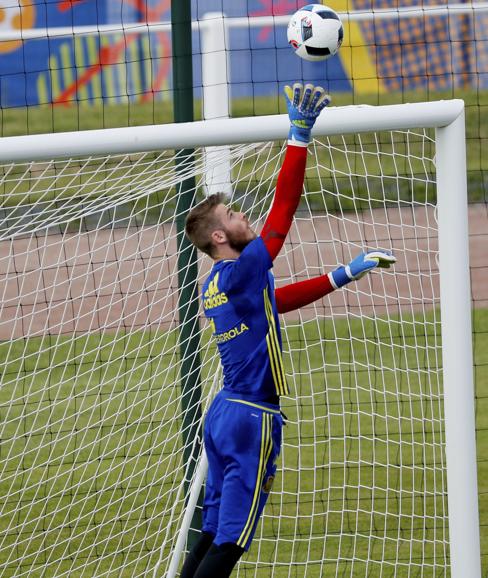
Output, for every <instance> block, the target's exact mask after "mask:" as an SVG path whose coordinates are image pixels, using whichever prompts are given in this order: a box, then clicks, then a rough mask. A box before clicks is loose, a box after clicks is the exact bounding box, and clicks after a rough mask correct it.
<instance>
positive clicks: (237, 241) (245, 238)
mask: <svg viewBox="0 0 488 578" xmlns="http://www.w3.org/2000/svg"><path fill="white" fill-rule="evenodd" d="M224 231H225V234H226V235H227V240H228V242H229V247H231V248H232V249H234V251H237V252H238V253H242V251H244V249H245V248H246V247H247V246H248V245H249V243H250V242H251V241H254V239H255V238H256V237H257V235H256V233H255V232H254V231H252V230H251V229H248V230H247V231H246V232H245V233H234V232H233V231H229V230H226V229H224Z"/></svg>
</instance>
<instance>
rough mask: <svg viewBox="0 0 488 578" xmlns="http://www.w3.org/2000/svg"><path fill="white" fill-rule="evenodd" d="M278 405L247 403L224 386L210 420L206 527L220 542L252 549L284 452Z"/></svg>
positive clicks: (206, 437) (206, 432)
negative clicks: (278, 462) (279, 461)
mask: <svg viewBox="0 0 488 578" xmlns="http://www.w3.org/2000/svg"><path fill="white" fill-rule="evenodd" d="M282 427H283V420H282V417H281V414H280V410H279V407H278V406H277V405H273V404H269V403H264V402H259V401H258V402H251V401H246V400H245V399H243V398H242V396H239V395H234V394H232V393H231V392H228V391H224V390H222V391H221V392H220V393H219V394H218V395H217V396H216V398H215V399H214V401H213V402H212V405H211V406H210V409H209V411H208V414H207V416H206V418H205V428H204V442H205V450H206V453H207V458H208V476H207V482H206V485H205V499H204V502H203V525H202V530H203V531H205V532H210V533H211V534H214V535H215V539H214V543H215V544H216V545H220V544H224V543H225V542H231V543H233V544H237V545H238V546H240V547H241V548H244V549H245V550H248V549H249V546H250V545H251V542H252V539H253V537H254V533H255V531H256V527H257V524H258V521H259V518H260V516H261V513H262V511H263V508H264V505H265V504H266V501H267V499H268V495H269V492H270V490H271V485H272V483H273V480H274V477H275V474H276V464H275V462H276V459H277V457H278V455H279V453H280V447H281V430H282Z"/></svg>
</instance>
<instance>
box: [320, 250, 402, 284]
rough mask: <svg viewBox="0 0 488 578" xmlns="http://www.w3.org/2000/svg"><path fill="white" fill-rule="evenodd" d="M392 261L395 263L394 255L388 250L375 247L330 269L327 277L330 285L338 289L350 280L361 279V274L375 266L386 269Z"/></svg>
mask: <svg viewBox="0 0 488 578" xmlns="http://www.w3.org/2000/svg"><path fill="white" fill-rule="evenodd" d="M393 263H396V257H395V256H394V255H392V253H391V252H390V251H382V250H380V249H376V250H374V251H367V252H366V253H361V254H360V255H358V256H357V257H356V258H355V259H353V260H352V261H351V262H350V263H349V265H346V266H345V267H338V268H337V269H335V270H334V271H331V272H330V273H329V274H328V277H329V280H330V282H331V283H332V286H333V287H334V288H335V289H339V287H343V286H344V285H346V284H347V283H350V282H351V281H356V280H357V279H361V277H362V276H363V275H366V273H368V272H369V271H372V270H373V269H376V267H381V268H383V269H388V268H389V267H390V266H391V265H393Z"/></svg>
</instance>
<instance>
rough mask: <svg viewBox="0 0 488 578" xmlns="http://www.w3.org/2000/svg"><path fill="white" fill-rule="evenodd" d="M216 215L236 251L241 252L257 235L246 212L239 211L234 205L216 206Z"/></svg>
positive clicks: (230, 244)
mask: <svg viewBox="0 0 488 578" xmlns="http://www.w3.org/2000/svg"><path fill="white" fill-rule="evenodd" d="M215 215H216V217H217V218H218V219H219V221H220V224H221V229H222V230H223V231H224V233H225V234H226V236H227V241H228V243H229V246H230V247H231V248H232V249H234V250H235V251H238V252H239V253H241V252H242V251H243V249H244V248H245V247H246V246H247V245H248V244H249V243H250V242H251V241H252V240H253V239H255V238H256V237H257V235H256V233H255V232H254V231H253V230H252V229H251V227H250V226H249V221H248V219H247V217H246V215H245V214H244V213H238V212H236V211H234V210H233V209H232V207H227V206H226V205H223V204H220V205H217V207H215Z"/></svg>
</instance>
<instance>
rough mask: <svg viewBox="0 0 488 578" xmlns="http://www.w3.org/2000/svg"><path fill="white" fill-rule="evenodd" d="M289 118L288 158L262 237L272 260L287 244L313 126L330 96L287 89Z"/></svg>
mask: <svg viewBox="0 0 488 578" xmlns="http://www.w3.org/2000/svg"><path fill="white" fill-rule="evenodd" d="M285 98H286V104H287V107H288V116H289V117H290V132H289V133H288V147H287V150H286V154H285V159H284V161H283V165H282V167H281V170H280V174H279V175H278V181H277V184H276V192H275V197H274V201H273V205H272V207H271V211H270V212H269V215H268V217H267V219H266V222H265V223H264V226H263V230H262V231H261V237H262V239H263V241H264V244H265V245H266V248H267V250H268V253H269V255H270V257H271V260H272V261H274V260H275V258H276V256H277V255H278V253H279V252H280V250H281V248H282V247H283V243H284V242H285V238H286V236H287V234H288V231H289V230H290V227H291V223H292V221H293V216H294V214H295V211H296V210H297V207H298V203H299V202H300V196H301V194H302V190H303V180H304V177H305V166H306V163H307V145H308V143H309V142H310V139H311V131H312V127H313V125H314V123H315V120H316V119H317V117H318V116H319V114H320V112H321V111H322V110H323V109H324V108H325V107H326V106H327V105H328V104H329V103H330V97H329V96H328V95H327V94H325V92H324V89H323V88H321V87H320V86H317V87H314V86H312V85H311V84H307V85H305V87H303V86H302V85H301V84H298V83H297V84H294V85H293V88H291V87H289V86H286V87H285Z"/></svg>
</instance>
